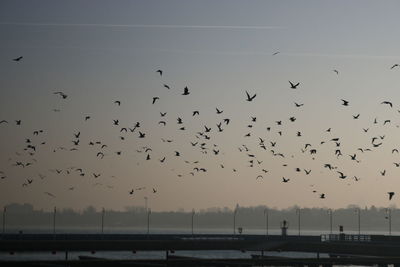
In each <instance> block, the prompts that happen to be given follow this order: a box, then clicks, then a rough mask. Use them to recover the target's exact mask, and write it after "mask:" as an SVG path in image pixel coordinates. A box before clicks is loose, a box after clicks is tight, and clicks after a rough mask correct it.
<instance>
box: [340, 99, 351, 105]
mask: <svg viewBox="0 0 400 267" xmlns="http://www.w3.org/2000/svg"><path fill="white" fill-rule="evenodd" d="M341 100H342V105H343V106H348V105H349V101H347V100H344V99H341Z"/></svg>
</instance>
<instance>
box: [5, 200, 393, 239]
mask: <svg viewBox="0 0 400 267" xmlns="http://www.w3.org/2000/svg"><path fill="white" fill-rule="evenodd" d="M267 214H268V228H269V229H268V231H269V234H280V231H279V229H280V225H281V223H282V221H283V220H286V221H287V222H288V223H289V234H292V235H297V234H298V227H299V225H298V220H299V207H296V206H294V207H291V208H288V209H274V208H267V207H265V206H257V207H239V206H238V207H237V212H236V222H235V224H236V228H238V227H242V228H243V233H244V234H265V233H266V223H267V220H266V215H267ZM388 215H389V213H388V209H386V208H378V207H374V206H371V207H365V208H360V226H361V233H374V232H376V233H379V234H387V233H388V228H389V216H388ZM2 216H4V213H3V215H2ZM233 217H234V211H233V210H232V209H230V208H227V207H224V208H217V207H215V208H209V209H205V210H201V211H195V212H194V215H193V229H194V233H198V234H200V233H226V234H231V233H232V232H233ZM27 218H29V219H27ZM101 218H102V210H97V209H96V208H94V207H92V206H89V207H87V208H85V209H84V210H82V211H74V210H73V209H60V210H57V211H56V232H57V233H71V232H75V233H99V232H100V230H101V229H100V227H101ZM149 218H150V224H149V226H150V229H151V230H150V233H153V234H156V233H191V220H192V211H185V210H183V209H180V210H177V211H168V212H165V211H162V212H159V211H158V212H157V211H152V212H151V213H150V217H149ZM53 219H54V212H53V211H44V210H36V209H35V208H34V207H33V206H32V205H30V204H23V205H21V204H10V205H8V206H7V209H6V221H5V222H6V224H5V232H6V233H16V232H18V231H20V230H22V231H23V232H24V233H37V232H43V233H45V232H52V231H53ZM391 221H392V222H391V224H392V229H391V230H392V233H394V234H395V232H396V231H400V210H398V209H397V208H395V207H392V208H391ZM339 225H342V226H343V227H344V231H345V232H346V233H354V232H358V207H357V206H353V205H350V206H348V207H347V208H343V209H337V210H333V211H332V229H333V232H334V233H337V232H338V230H339ZM330 226H331V225H330V210H329V209H321V208H301V209H300V229H301V234H304V235H319V234H326V233H329V232H330ZM146 231H147V212H146V209H145V208H144V207H134V206H133V207H126V208H125V210H123V211H115V210H105V211H104V232H105V233H121V234H122V233H123V234H132V233H146Z"/></svg>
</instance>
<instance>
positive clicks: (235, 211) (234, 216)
mask: <svg viewBox="0 0 400 267" xmlns="http://www.w3.org/2000/svg"><path fill="white" fill-rule="evenodd" d="M236 213H237V207H236V208H235V210H234V211H233V234H234V235H236Z"/></svg>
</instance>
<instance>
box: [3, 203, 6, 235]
mask: <svg viewBox="0 0 400 267" xmlns="http://www.w3.org/2000/svg"><path fill="white" fill-rule="evenodd" d="M6 212H7V208H6V207H4V209H3V235H4V234H5V233H6Z"/></svg>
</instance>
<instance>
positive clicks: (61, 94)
mask: <svg viewBox="0 0 400 267" xmlns="http://www.w3.org/2000/svg"><path fill="white" fill-rule="evenodd" d="M54 94H55V95H60V96H61V97H62V99H66V98H67V97H68V96H67V95H66V94H64V93H63V92H54Z"/></svg>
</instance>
